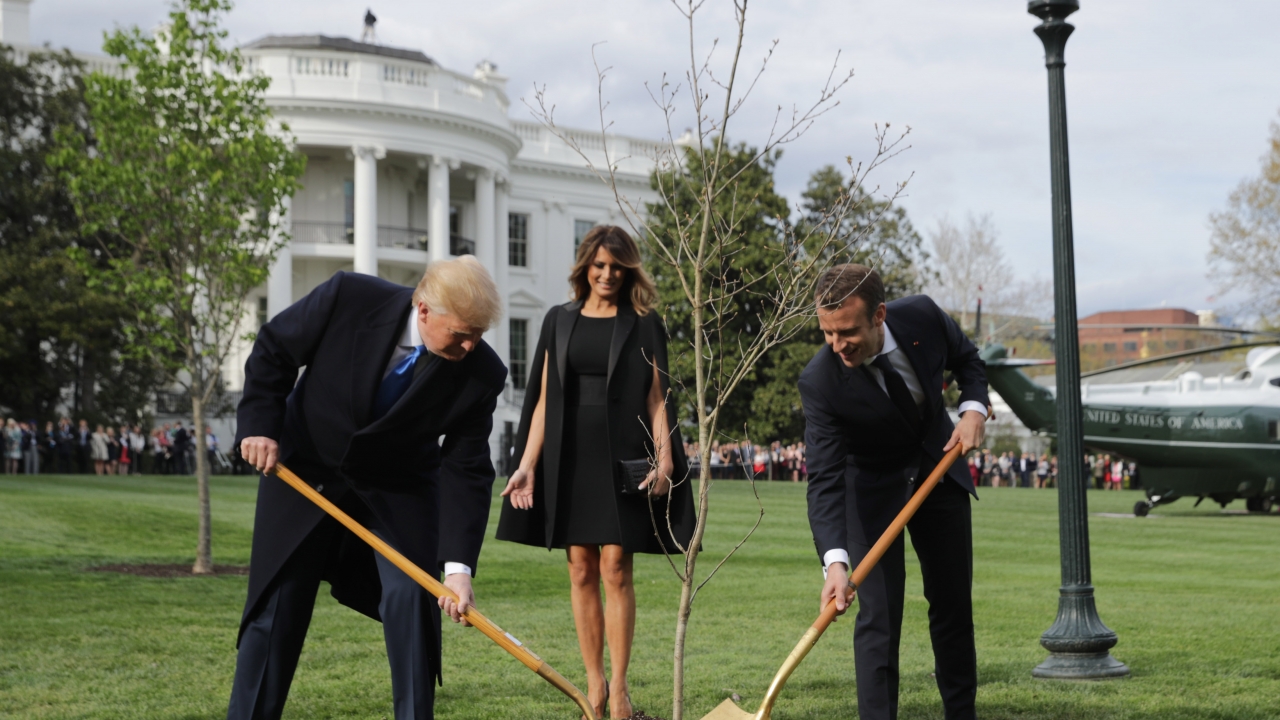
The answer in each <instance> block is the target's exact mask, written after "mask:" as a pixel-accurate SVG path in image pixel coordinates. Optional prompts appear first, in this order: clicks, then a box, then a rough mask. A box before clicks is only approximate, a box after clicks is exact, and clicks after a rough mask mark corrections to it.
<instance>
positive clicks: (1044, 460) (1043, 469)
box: [1036, 453, 1049, 488]
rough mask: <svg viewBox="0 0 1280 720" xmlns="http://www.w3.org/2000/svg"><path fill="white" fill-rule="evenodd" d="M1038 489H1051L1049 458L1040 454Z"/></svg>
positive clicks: (1037, 469)
mask: <svg viewBox="0 0 1280 720" xmlns="http://www.w3.org/2000/svg"><path fill="white" fill-rule="evenodd" d="M1036 487H1038V488H1047V487H1049V456H1048V455H1045V454H1044V453H1041V454H1040V459H1039V460H1038V461H1037V462H1036Z"/></svg>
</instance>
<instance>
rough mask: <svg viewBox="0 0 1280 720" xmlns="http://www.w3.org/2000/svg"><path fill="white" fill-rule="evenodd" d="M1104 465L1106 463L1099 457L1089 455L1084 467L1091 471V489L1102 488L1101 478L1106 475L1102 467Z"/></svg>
mask: <svg viewBox="0 0 1280 720" xmlns="http://www.w3.org/2000/svg"><path fill="white" fill-rule="evenodd" d="M1105 464H1106V461H1105V460H1103V459H1102V456H1101V455H1090V456H1089V464H1088V465H1086V466H1085V467H1088V468H1090V470H1091V471H1092V473H1093V487H1094V488H1095V489H1097V490H1101V489H1102V488H1103V487H1104V486H1103V484H1102V483H1103V478H1104V476H1105V474H1106V471H1105V470H1104V469H1103V466H1104V465H1105Z"/></svg>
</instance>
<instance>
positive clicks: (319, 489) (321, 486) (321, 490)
mask: <svg viewBox="0 0 1280 720" xmlns="http://www.w3.org/2000/svg"><path fill="white" fill-rule="evenodd" d="M316 492H321V493H322V492H324V485H323V484H321V485H317V486H316Z"/></svg>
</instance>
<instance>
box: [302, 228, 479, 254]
mask: <svg viewBox="0 0 1280 720" xmlns="http://www.w3.org/2000/svg"><path fill="white" fill-rule="evenodd" d="M291 232H292V234H293V241H294V242H295V243H311V244H314V245H353V244H354V243H355V230H354V229H353V228H352V227H351V226H349V225H347V224H346V223H340V222H316V221H313V220H295V221H293V228H292V230H291ZM378 247H380V248H397V249H402V250H419V251H422V252H426V251H427V250H428V249H429V247H430V243H429V237H428V235H427V231H426V230H418V229H416V228H405V227H394V226H392V225H379V226H378ZM449 254H450V255H454V256H458V255H475V254H476V241H475V240H472V239H471V238H467V237H463V236H461V235H459V234H457V233H450V235H449Z"/></svg>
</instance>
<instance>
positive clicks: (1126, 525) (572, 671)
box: [0, 476, 1280, 720]
mask: <svg viewBox="0 0 1280 720" xmlns="http://www.w3.org/2000/svg"><path fill="white" fill-rule="evenodd" d="M213 484H214V491H213V493H214V494H213V498H214V548H215V554H216V558H215V559H216V560H217V561H218V562H219V563H237V564H243V563H246V562H247V561H248V559H249V541H250V532H251V529H252V519H253V504H254V498H255V494H256V480H253V479H247V478H226V477H217V478H215V479H214V481H213ZM760 490H761V497H762V498H763V502H764V506H765V509H766V511H767V515H766V516H765V521H764V524H763V525H762V527H761V529H760V531H759V532H758V533H757V534H756V536H755V537H754V538H753V539H752V540H751V542H750V543H749V544H748V545H747V546H746V547H745V548H744V549H743V551H742V552H741V553H740V555H739V557H738V558H736V559H735V560H734V561H732V562H731V563H730V564H729V565H727V566H726V568H725V569H724V571H723V572H722V574H721V575H720V576H719V577H718V578H716V580H715V581H713V582H712V583H711V584H710V585H709V586H708V587H707V589H706V590H705V591H704V592H703V594H702V595H701V596H699V598H698V604H697V606H696V607H695V609H694V620H693V623H692V628H691V630H690V638H691V639H690V649H689V660H688V678H689V693H688V697H689V703H690V708H691V712H690V715H691V718H692V719H694V720H696V718H699V717H701V715H702V714H704V713H706V712H708V711H709V710H710V709H711V708H712V707H714V706H715V705H716V704H718V703H719V702H720V701H721V700H723V699H724V698H725V697H726V696H727V695H728V694H729V693H731V692H737V693H739V694H740V695H741V696H742V697H743V703H742V704H743V706H744V707H747V708H750V709H752V710H754V708H755V706H756V703H757V702H758V700H759V699H760V696H761V694H762V693H763V691H764V689H765V687H766V686H767V684H768V682H769V680H770V678H771V677H772V675H773V673H774V671H775V670H776V668H777V666H778V664H779V663H780V662H781V661H782V659H783V658H784V657H785V656H786V654H787V652H788V651H789V650H790V649H791V647H792V645H793V644H794V643H795V641H796V640H797V639H798V638H799V635H800V634H801V633H802V632H803V631H804V629H805V628H806V627H808V625H809V623H810V622H812V620H813V617H814V616H815V615H816V613H817V609H818V608H817V604H816V594H817V592H818V589H819V583H820V579H821V573H820V572H819V570H818V567H817V563H816V559H815V557H814V554H813V545H812V541H811V539H810V537H809V531H808V525H807V523H806V521H805V516H804V488H803V487H802V486H798V485H791V484H789V483H788V484H773V485H764V486H761V488H760ZM982 495H983V499H982V501H981V502H978V503H976V504H975V505H974V526H975V531H974V532H975V538H974V541H975V554H976V556H977V557H976V563H975V564H976V577H975V583H974V596H975V602H976V621H977V634H978V659H979V673H980V680H981V683H982V685H981V687H980V689H979V691H978V708H979V710H978V712H979V716H980V717H983V718H1085V719H1087V720H1100V719H1102V718H1161V719H1165V718H1275V717H1277V716H1280V569H1278V567H1277V562H1276V555H1277V550H1278V549H1280V517H1277V516H1271V517H1260V516H1243V515H1239V514H1223V513H1220V512H1219V511H1218V508H1217V506H1216V505H1214V506H1212V507H1209V506H1206V505H1202V506H1201V507H1200V508H1198V509H1192V507H1191V503H1190V502H1186V501H1180V502H1179V503H1176V504H1174V505H1170V506H1163V507H1160V508H1158V509H1157V510H1156V514H1157V515H1159V517H1150V518H1145V519H1133V518H1108V517H1093V518H1092V519H1091V532H1092V539H1093V572H1094V582H1095V584H1096V586H1097V588H1098V593H1097V598H1098V608H1099V611H1100V613H1101V615H1102V618H1103V619H1104V620H1105V621H1106V622H1107V624H1108V625H1110V626H1111V628H1112V629H1114V630H1115V631H1116V632H1117V633H1119V636H1120V644H1119V646H1118V647H1116V649H1115V651H1114V654H1115V655H1116V656H1117V657H1118V658H1120V659H1121V660H1123V661H1124V662H1126V663H1128V664H1129V666H1130V667H1131V668H1133V676H1132V677H1131V678H1129V679H1127V680H1122V681H1112V682H1104V683H1058V682H1045V681H1037V680H1033V679H1032V678H1031V675H1030V671H1031V668H1032V667H1033V666H1035V664H1036V663H1038V662H1039V661H1040V660H1041V659H1042V658H1043V657H1044V655H1045V653H1044V651H1043V650H1041V649H1040V648H1039V646H1038V643H1037V640H1038V638H1039V635H1040V633H1041V632H1043V631H1044V630H1045V629H1046V628H1047V627H1048V626H1049V624H1050V623H1051V622H1052V620H1053V617H1054V613H1055V609H1056V607H1057V584H1058V555H1057V512H1056V506H1055V495H1054V494H1053V493H1052V492H1051V491H1036V490H1020V489H1003V488H1002V489H995V490H992V489H987V490H985V491H984V492H983V493H982ZM1135 499H1137V495H1136V494H1135V493H1128V492H1123V493H1121V492H1114V493H1104V492H1091V493H1090V497H1089V502H1090V509H1091V511H1094V512H1100V511H1108V512H1127V511H1128V510H1129V509H1130V508H1132V505H1133V502H1134V500H1135ZM713 502H714V507H713V511H714V513H715V514H714V518H715V520H714V523H713V527H712V529H711V532H710V533H709V534H708V536H707V543H706V547H707V550H708V551H709V552H710V553H715V552H720V551H723V550H725V549H726V548H727V547H729V546H730V544H731V543H732V542H733V540H734V538H736V537H737V535H738V534H740V532H741V531H742V530H743V529H744V528H745V527H746V526H748V525H749V523H750V521H751V519H752V516H753V512H754V500H753V499H752V498H751V495H750V492H749V490H748V488H747V486H746V485H745V484H743V483H733V482H723V483H720V484H719V485H717V486H716V487H715V490H714V492H713ZM1240 505H1241V504H1240V503H1237V504H1236V507H1239V506H1240ZM496 517H497V513H496V512H495V513H494V518H495V520H496ZM195 525H196V517H195V488H194V483H193V481H191V480H190V479H174V478H151V477H148V478H143V479H126V478H94V477H56V478H55V477H41V478H39V479H36V480H28V479H25V478H23V477H20V476H19V477H14V476H0V717H13V718H80V717H84V718H90V717H92V718H130V719H133V718H217V717H220V716H222V714H223V713H225V707H226V705H225V703H226V696H227V692H228V689H229V686H230V681H231V673H232V667H233V662H234V649H233V643H234V640H235V628H236V623H237V620H238V617H239V614H240V609H241V604H242V603H243V601H244V593H245V582H246V581H245V578H244V577H237V576H225V577H218V578H200V579H195V578H185V579H152V578H140V577H133V576H124V575H118V574H114V573H100V572H84V569H85V568H86V567H90V566H93V565H100V564H105V563H111V562H125V561H128V562H189V561H190V558H191V556H192V551H193V548H194V545H195ZM479 570H480V576H479V577H478V578H477V580H476V591H477V594H478V596H479V599H480V607H481V610H482V611H484V612H485V613H486V614H488V615H489V616H490V617H491V618H493V619H494V620H495V621H496V622H498V623H499V624H501V625H502V626H503V627H505V628H506V629H507V630H509V631H510V632H512V633H513V634H515V635H516V636H517V637H519V638H521V639H522V640H523V641H525V642H526V643H527V644H528V645H529V646H530V647H532V648H533V649H534V650H535V651H536V652H538V653H539V654H540V655H541V656H542V657H543V658H545V659H546V660H547V661H548V662H550V663H551V664H552V665H554V666H555V667H556V668H557V669H559V670H560V671H561V672H562V673H564V674H565V675H566V676H568V677H569V678H570V679H572V680H574V681H575V682H579V683H582V682H583V680H582V677H583V676H582V669H581V664H580V660H579V659H578V655H577V645H576V639H575V637H574V633H573V625H572V619H571V616H570V611H569V602H568V592H567V588H566V585H567V579H566V575H565V570H564V567H563V559H562V557H561V556H560V555H559V554H556V553H547V552H544V551H540V550H535V549H531V548H527V547H524V546H516V545H511V544H508V543H500V542H497V541H492V540H491V541H490V542H489V543H487V544H486V545H485V549H484V555H483V558H482V560H481V566H480V568H479ZM908 573H909V586H908V597H907V619H906V627H905V630H904V635H905V637H904V641H903V648H902V671H903V683H902V713H901V717H903V718H938V717H941V709H940V704H939V700H938V697H937V692H936V689H935V688H934V686H933V684H932V681H931V679H930V678H929V676H928V673H929V671H930V669H931V655H930V650H929V642H928V635H927V628H926V621H925V603H924V599H923V597H922V596H921V593H920V590H919V572H918V568H913V567H911V564H910V563H908ZM636 577H637V596H638V602H639V607H640V612H639V618H638V621H637V632H636V634H637V641H636V653H635V659H634V664H633V666H632V674H631V685H632V695H633V698H634V700H635V703H636V706H637V708H640V709H644V710H646V711H648V712H650V713H652V714H655V715H663V716H667V715H668V714H669V711H670V682H669V677H670V653H671V640H670V638H671V635H672V630H673V628H674V621H673V610H674V606H675V599H676V590H677V585H676V583H675V581H674V580H673V578H672V576H671V573H670V571H669V570H668V569H667V568H666V567H665V565H664V561H663V560H662V559H661V558H654V557H643V558H638V559H637V563H636ZM317 604H318V607H317V611H316V616H315V620H314V622H313V625H312V629H311V635H310V637H309V639H308V644H307V647H306V649H305V651H304V653H303V657H302V664H301V667H300V668H299V671H298V675H297V679H296V681H295V683H294V686H293V693H292V696H291V698H290V703H289V709H288V711H287V712H286V717H291V718H326V717H334V718H337V717H344V718H345V717H358V718H381V717H386V716H389V714H390V696H391V690H390V682H389V680H388V678H387V670H386V659H385V656H384V654H383V649H382V638H381V629H380V627H379V626H378V625H377V624H376V623H374V622H372V621H370V620H368V619H366V618H364V617H362V616H359V615H357V614H356V613H354V612H352V611H350V610H347V609H346V608H343V607H341V606H339V605H337V604H336V603H335V602H334V601H333V600H332V599H331V598H329V596H328V593H327V589H322V591H321V595H320V597H319V599H318V603H317ZM851 626H852V624H851V623H850V622H846V621H842V622H840V623H838V624H837V625H835V626H834V627H833V629H832V630H831V631H829V632H828V634H827V636H826V637H825V638H824V639H823V641H822V642H821V643H820V644H819V645H818V647H817V648H815V650H814V651H813V653H812V654H811V655H810V656H809V658H808V660H806V662H805V664H804V665H802V666H801V668H800V669H799V670H798V671H797V673H796V675H795V676H794V677H793V678H792V680H791V682H790V684H789V685H788V687H787V689H786V691H785V692H784V694H783V697H782V700H781V701H780V703H779V706H778V708H777V710H776V712H775V714H774V717H775V718H778V719H779V720H790V719H793V718H822V719H824V720H825V719H828V718H836V717H854V716H856V701H855V692H854V687H853V684H852V665H853V658H852V650H851V639H850V634H851ZM444 644H445V659H446V663H447V667H446V668H445V685H444V687H443V688H442V689H440V691H439V694H438V702H437V710H438V712H439V715H440V717H441V718H494V719H498V718H501V719H503V720H506V719H509V718H521V719H538V718H548V719H549V718H571V717H577V714H578V713H577V712H576V711H575V709H574V708H573V707H572V706H571V705H570V704H569V703H568V702H567V701H566V700H565V699H564V698H563V696H561V695H559V694H558V693H557V692H555V691H554V690H553V689H552V688H551V687H550V686H548V685H546V684H545V683H543V682H542V681H541V680H540V679H539V678H538V677H537V676H535V675H533V674H532V673H530V672H529V671H527V670H526V669H525V668H524V667H523V666H522V665H520V664H519V663H518V662H516V661H515V660H514V659H512V658H510V657H509V656H507V655H505V654H504V653H502V652H501V651H500V650H498V649H497V648H496V647H495V646H493V645H492V644H491V643H489V641H488V640H486V639H485V638H484V637H483V636H481V635H480V634H479V633H477V632H475V631H472V630H464V629H462V628H459V627H455V626H450V627H448V628H447V631H446V633H445V639H444Z"/></svg>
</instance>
